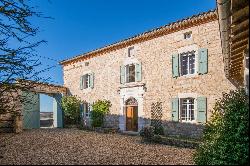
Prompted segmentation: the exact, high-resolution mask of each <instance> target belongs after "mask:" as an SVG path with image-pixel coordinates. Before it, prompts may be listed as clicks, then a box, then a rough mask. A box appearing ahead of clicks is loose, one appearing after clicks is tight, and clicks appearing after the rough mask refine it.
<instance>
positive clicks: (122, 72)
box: [120, 65, 125, 84]
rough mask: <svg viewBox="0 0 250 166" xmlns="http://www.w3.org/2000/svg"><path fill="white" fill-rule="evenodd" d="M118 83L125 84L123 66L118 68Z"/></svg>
mask: <svg viewBox="0 0 250 166" xmlns="http://www.w3.org/2000/svg"><path fill="white" fill-rule="evenodd" d="M120 82H121V84H124V83H125V66H123V65H122V66H120Z"/></svg>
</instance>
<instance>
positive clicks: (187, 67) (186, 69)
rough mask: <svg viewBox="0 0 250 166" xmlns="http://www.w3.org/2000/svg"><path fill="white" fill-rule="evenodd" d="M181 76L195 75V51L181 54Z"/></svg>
mask: <svg viewBox="0 0 250 166" xmlns="http://www.w3.org/2000/svg"><path fill="white" fill-rule="evenodd" d="M180 64H181V75H189V74H194V73H195V51H191V52H186V53H182V54H180Z"/></svg>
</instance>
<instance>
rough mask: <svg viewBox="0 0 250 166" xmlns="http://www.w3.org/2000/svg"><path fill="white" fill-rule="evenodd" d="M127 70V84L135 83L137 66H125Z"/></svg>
mask: <svg viewBox="0 0 250 166" xmlns="http://www.w3.org/2000/svg"><path fill="white" fill-rule="evenodd" d="M125 70H126V83H129V82H135V65H134V64H129V65H126V66H125Z"/></svg>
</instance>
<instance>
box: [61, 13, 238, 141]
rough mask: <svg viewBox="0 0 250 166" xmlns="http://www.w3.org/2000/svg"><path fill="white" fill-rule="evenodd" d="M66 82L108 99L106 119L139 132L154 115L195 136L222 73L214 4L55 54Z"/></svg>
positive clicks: (226, 86)
mask: <svg viewBox="0 0 250 166" xmlns="http://www.w3.org/2000/svg"><path fill="white" fill-rule="evenodd" d="M60 64H61V65H62V67H63V74H64V86H65V87H67V88H68V89H69V91H70V93H71V94H72V95H76V96H78V97H79V98H81V100H83V101H85V103H84V104H83V119H84V123H86V125H88V124H89V117H90V112H91V104H92V103H93V102H94V101H96V100H98V99H107V100H110V101H111V103H112V107H111V109H110V113H109V115H108V116H107V117H106V122H105V125H106V126H112V127H117V128H119V129H120V130H121V131H134V132H138V131H140V129H141V128H142V127H143V126H145V125H148V124H150V123H151V122H152V121H157V120H158V121H159V120H160V122H161V124H162V126H163V127H164V129H165V130H164V131H165V133H166V134H173V135H176V134H178V135H185V136H193V137H196V136H199V135H200V134H201V132H202V128H203V124H204V123H206V122H207V121H208V120H209V117H210V116H211V110H212V109H213V107H214V104H215V102H216V99H218V98H220V97H221V96H222V93H223V92H228V91H230V90H231V89H235V86H234V85H233V84H232V83H231V82H230V81H229V80H228V79H226V77H225V73H224V67H223V56H222V48H221V39H220V32H219V24H218V16H217V13H216V11H209V12H206V13H201V14H198V15H195V16H192V17H189V18H186V19H183V20H181V21H177V22H174V23H170V24H168V25H165V26H162V27H159V28H156V29H153V30H151V31H148V32H144V33H142V34H139V35H136V36H134V37H131V38H128V39H125V40H122V41H119V42H117V43H114V44H111V45H108V46H105V47H102V48H99V49H96V50H94V51H91V52H88V53H85V54H82V55H79V56H75V57H73V58H70V59H67V60H64V61H62V62H60Z"/></svg>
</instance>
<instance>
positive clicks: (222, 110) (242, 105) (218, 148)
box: [194, 89, 249, 165]
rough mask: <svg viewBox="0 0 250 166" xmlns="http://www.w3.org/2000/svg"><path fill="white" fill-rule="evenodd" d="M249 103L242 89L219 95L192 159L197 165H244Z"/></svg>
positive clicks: (247, 149) (245, 161)
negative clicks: (221, 96)
mask: <svg viewBox="0 0 250 166" xmlns="http://www.w3.org/2000/svg"><path fill="white" fill-rule="evenodd" d="M248 104H249V101H248V97H247V96H246V95H245V92H244V90H243V89H241V90H236V91H231V92H230V93H228V94H223V98H222V99H220V100H218V101H217V102H216V105H215V108H214V111H213V113H212V117H211V121H210V122H209V123H208V124H207V125H206V127H205V130H204V135H203V138H202V143H201V144H200V146H199V148H198V149H197V151H196V153H195V156H194V160H195V163H196V164H198V165H231V164H232V165H238V164H240V165H248V158H249V157H248V156H249V142H248V141H249V137H248V131H249V120H248V118H249V106H248Z"/></svg>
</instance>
